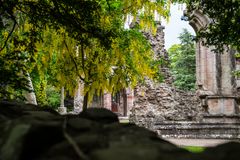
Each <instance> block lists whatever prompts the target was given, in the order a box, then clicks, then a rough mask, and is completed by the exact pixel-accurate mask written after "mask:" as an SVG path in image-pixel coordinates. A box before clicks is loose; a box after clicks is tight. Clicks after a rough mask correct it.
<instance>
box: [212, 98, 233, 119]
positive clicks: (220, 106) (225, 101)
mask: <svg viewBox="0 0 240 160" xmlns="http://www.w3.org/2000/svg"><path fill="white" fill-rule="evenodd" d="M207 104H208V112H209V114H210V115H218V114H222V115H233V114H235V105H236V104H235V99H234V97H208V99H207Z"/></svg>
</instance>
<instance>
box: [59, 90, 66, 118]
mask: <svg viewBox="0 0 240 160" xmlns="http://www.w3.org/2000/svg"><path fill="white" fill-rule="evenodd" d="M58 112H59V113H60V114H66V113H67V108H66V107H65V106H64V87H62V88H61V103H60V107H58Z"/></svg>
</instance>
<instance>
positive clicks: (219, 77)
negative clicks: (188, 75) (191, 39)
mask: <svg viewBox="0 0 240 160" xmlns="http://www.w3.org/2000/svg"><path fill="white" fill-rule="evenodd" d="M185 14H186V13H185ZM188 17H189V19H190V20H189V24H190V25H191V26H192V27H193V29H194V30H195V32H198V31H199V30H200V29H203V28H205V27H206V26H207V25H208V24H209V23H211V20H210V19H209V18H208V17H207V16H206V15H204V14H203V13H202V12H201V11H200V10H194V11H193V12H191V13H190V14H189V13H188ZM203 41H204V39H200V40H198V41H197V43H196V79H197V82H196V83H197V87H198V88H197V95H198V96H199V97H200V99H201V104H202V106H204V107H206V110H207V113H209V114H210V115H220V114H221V115H235V114H237V113H238V107H237V104H236V97H235V96H234V93H235V90H236V88H235V86H236V85H235V79H234V76H233V74H232V72H233V71H234V66H235V65H234V63H235V62H234V55H233V53H232V51H231V50H227V49H226V50H225V51H224V53H214V52H213V51H212V49H214V46H210V47H206V46H204V45H202V43H203Z"/></svg>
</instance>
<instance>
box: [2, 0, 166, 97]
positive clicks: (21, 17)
mask: <svg viewBox="0 0 240 160" xmlns="http://www.w3.org/2000/svg"><path fill="white" fill-rule="evenodd" d="M169 6H170V0H167V1H159V0H157V1H150V0H147V1H146V0H123V1H122V0H51V1H50V0H1V1H0V37H1V41H0V63H1V72H2V73H4V74H3V75H5V74H6V73H8V72H9V74H8V75H9V76H8V77H6V76H1V77H0V80H1V86H3V87H2V88H3V89H1V91H6V88H9V87H10V88H12V89H16V88H23V87H25V88H27V87H26V84H27V83H26V80H25V81H23V80H22V79H24V78H25V77H26V75H27V73H28V72H32V73H33V74H34V72H35V75H36V74H37V75H38V76H40V77H42V79H41V81H44V80H47V79H46V78H44V76H46V75H48V74H50V73H48V71H47V70H48V69H49V68H51V67H52V66H51V65H49V64H51V63H50V62H52V60H53V56H55V62H56V63H57V64H58V67H53V68H52V71H51V72H52V73H51V74H50V75H51V76H52V77H55V78H51V80H50V79H49V78H48V81H51V83H52V84H54V85H57V86H58V87H59V86H65V87H66V88H68V90H69V91H70V92H71V93H74V90H75V87H76V85H77V83H78V80H79V79H81V80H82V81H83V82H84V84H85V91H84V93H85V94H86V93H90V95H93V94H94V93H100V92H103V91H104V90H106V89H107V90H108V91H114V90H118V89H121V88H122V87H126V86H134V85H135V84H136V82H137V81H138V80H140V79H142V78H143V77H144V76H150V77H152V76H153V74H155V72H156V67H155V66H153V65H152V64H154V63H153V60H152V58H151V56H152V52H151V49H150V46H149V44H148V43H147V41H146V40H145V39H144V37H143V36H142V35H141V34H140V31H139V30H129V31H126V30H124V28H123V26H124V22H125V19H126V16H127V15H129V14H130V15H131V16H133V17H134V21H136V20H137V16H138V17H139V19H140V29H144V30H146V29H149V30H151V31H153V32H154V30H156V29H155V23H154V14H155V13H156V11H157V12H158V13H159V14H160V15H161V16H163V17H167V16H168V13H169ZM140 10H141V12H139V11H140ZM23 55H25V56H24V58H22V61H19V60H18V59H19V58H18V56H20V57H22V56H23ZM7 56H10V57H11V56H12V58H9V59H7V58H6V57H7ZM4 63H7V64H8V65H9V67H7V65H6V64H4ZM12 67H13V68H14V69H13V68H12ZM36 72H37V73H36ZM33 74H32V76H33ZM11 79H12V80H11ZM54 81H56V82H55V83H54ZM23 82H25V83H23ZM90 99H91V98H90Z"/></svg>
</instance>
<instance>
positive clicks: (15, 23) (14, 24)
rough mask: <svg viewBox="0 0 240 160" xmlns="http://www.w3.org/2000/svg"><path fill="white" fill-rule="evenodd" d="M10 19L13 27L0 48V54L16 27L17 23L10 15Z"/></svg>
mask: <svg viewBox="0 0 240 160" xmlns="http://www.w3.org/2000/svg"><path fill="white" fill-rule="evenodd" d="M10 18H11V19H12V20H13V27H12V29H11V31H10V33H9V34H8V36H7V39H6V40H5V42H4V45H3V47H2V48H0V52H1V51H2V50H3V49H4V48H5V47H6V46H7V42H8V40H9V38H10V37H11V35H12V33H13V31H14V29H15V27H16V25H17V21H16V19H15V17H14V16H13V15H12V14H10Z"/></svg>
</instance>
